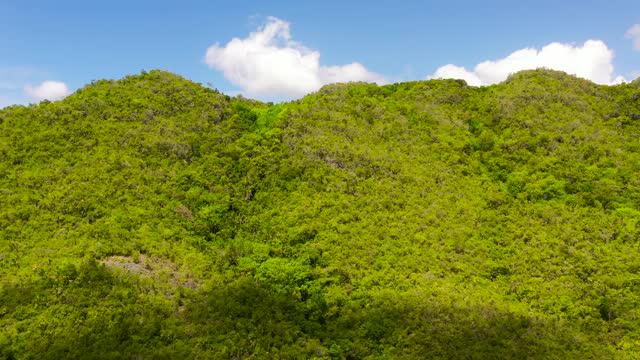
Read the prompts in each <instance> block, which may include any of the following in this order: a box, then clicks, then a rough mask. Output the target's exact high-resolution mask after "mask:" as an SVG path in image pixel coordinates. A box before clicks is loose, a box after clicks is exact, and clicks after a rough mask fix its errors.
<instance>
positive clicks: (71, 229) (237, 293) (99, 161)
mask: <svg viewBox="0 0 640 360" xmlns="http://www.w3.org/2000/svg"><path fill="white" fill-rule="evenodd" d="M639 237H640V82H638V81H636V82H634V83H630V84H623V85H618V86H613V87H607V86H598V85H595V84H593V83H591V82H588V81H586V80H581V79H577V78H575V77H571V76H568V75H566V74H564V73H559V72H553V71H549V70H537V71H525V72H521V73H518V74H515V75H513V76H511V77H510V78H509V79H508V80H507V81H505V82H504V83H502V84H499V85H494V86H489V87H480V88H477V87H469V86H467V85H466V84H465V83H464V82H463V81H455V80H430V81H420V82H410V83H401V84H394V85H388V86H382V87H379V86H377V85H372V84H363V83H353V84H337V85H330V86H326V87H324V88H322V89H321V90H320V91H318V92H317V93H315V94H311V95H309V96H307V97H305V98H303V99H302V100H299V101H295V102H291V103H286V104H279V105H271V104H263V103H260V102H257V101H252V100H247V99H243V98H239V97H236V98H230V97H228V96H225V95H223V94H220V93H218V92H217V91H214V90H211V89H208V88H205V87H201V86H199V85H197V84H194V83H192V82H189V81H187V80H185V79H183V78H181V77H179V76H176V75H173V74H170V73H166V72H161V71H151V72H149V73H146V72H143V73H142V74H141V75H137V76H130V77H127V78H125V79H122V80H119V81H107V80H103V81H97V82H94V83H92V84H90V85H88V86H86V87H85V88H83V89H81V90H79V91H78V92H76V93H75V94H73V95H72V96H69V97H68V98H66V99H64V100H62V101H59V102H55V103H50V102H43V103H41V104H38V105H30V106H26V107H25V106H13V107H9V108H6V109H4V110H1V111H0V286H1V288H0V357H3V358H7V359H61V358H103V359H121V358H132V359H139V358H143V359H147V358H153V359H161V358H176V359H177V358H235V359H248V358H252V359H259V358H282V359H293V358H300V359H302V358H336V359H345V358H346V359H360V358H408V359H410V358H442V359H449V358H464V359H483V358H492V359H495V358H517V359H538V358H554V359H567V358H575V359H578V358H579V359H590V358H592V359H606V358H617V359H625V358H626V359H637V358H638V357H639V356H640V256H639V255H640V243H639V240H640V239H639Z"/></svg>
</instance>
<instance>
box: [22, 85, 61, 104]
mask: <svg viewBox="0 0 640 360" xmlns="http://www.w3.org/2000/svg"><path fill="white" fill-rule="evenodd" d="M24 92H25V93H26V94H27V95H28V96H29V97H31V98H33V99H36V100H45V99H47V100H52V101H55V100H60V99H62V98H64V97H65V96H67V95H69V94H70V93H71V91H70V90H69V87H68V86H67V84H65V83H63V82H61V81H52V80H47V81H44V82H43V83H42V84H40V85H39V86H36V87H33V86H31V85H26V86H25V87H24Z"/></svg>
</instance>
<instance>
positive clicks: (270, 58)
mask: <svg viewBox="0 0 640 360" xmlns="http://www.w3.org/2000/svg"><path fill="white" fill-rule="evenodd" d="M205 63H206V64H207V65H209V67H211V68H212V69H215V70H218V71H221V72H222V73H223V74H224V76H225V78H226V79H227V80H228V81H230V82H231V83H232V84H234V85H236V86H239V87H241V88H242V90H243V91H244V92H246V93H247V94H249V95H257V96H269V97H283V96H284V97H299V96H303V95H305V94H308V93H310V92H313V91H316V90H318V89H319V88H320V87H321V86H323V85H325V84H329V83H335V82H349V81H366V82H376V83H380V84H382V83H386V82H387V81H386V80H385V78H384V77H383V76H382V75H379V74H376V73H374V72H371V71H369V70H367V68H366V67H364V66H363V65H362V64H360V63H358V62H353V63H351V64H346V65H334V66H325V65H321V64H320V52H318V51H317V50H312V49H309V48H307V47H305V46H304V45H302V44H301V43H299V42H296V41H294V40H293V38H292V36H291V31H290V24H289V23H288V22H286V21H284V20H281V19H278V18H275V17H269V18H267V21H266V24H264V26H262V27H261V28H259V29H258V30H257V31H255V32H252V33H250V34H249V36H248V37H246V38H244V39H240V38H234V39H232V40H231V41H229V42H228V43H227V44H226V45H224V46H221V45H220V44H214V45H212V46H211V47H209V48H208V49H207V52H206V55H205Z"/></svg>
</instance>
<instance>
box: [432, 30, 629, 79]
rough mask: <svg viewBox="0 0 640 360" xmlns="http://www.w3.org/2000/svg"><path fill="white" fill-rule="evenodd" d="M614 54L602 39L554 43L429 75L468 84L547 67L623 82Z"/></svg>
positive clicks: (445, 68) (582, 76)
mask: <svg viewBox="0 0 640 360" xmlns="http://www.w3.org/2000/svg"><path fill="white" fill-rule="evenodd" d="M613 57H614V54H613V51H612V50H610V49H609V48H608V47H607V45H606V44H605V43H604V42H602V41H600V40H588V41H586V42H585V43H584V44H583V45H582V46H574V45H571V44H561V43H557V42H554V43H551V44H549V45H547V46H545V47H543V48H542V49H540V50H538V49H534V48H525V49H521V50H517V51H515V52H513V53H511V54H510V55H509V56H507V57H505V58H503V59H498V60H492V61H491V60H490V61H484V62H481V63H480V64H478V65H476V66H475V67H474V68H473V70H467V69H465V68H464V67H460V66H457V65H453V64H448V65H445V66H442V67H440V68H438V69H437V70H436V72H435V73H433V74H432V75H430V76H429V78H432V79H433V78H453V79H463V80H466V81H467V83H468V84H469V85H474V86H480V85H490V84H495V83H499V82H501V81H503V80H505V79H506V78H507V77H508V76H509V74H512V73H515V72H518V71H521V70H528V69H537V68H548V69H554V70H560V71H564V72H567V73H569V74H574V75H576V76H579V77H581V78H585V79H589V80H591V81H593V82H595V83H598V84H616V83H621V82H624V81H625V79H624V78H623V77H621V76H614V67H613V63H612V61H613Z"/></svg>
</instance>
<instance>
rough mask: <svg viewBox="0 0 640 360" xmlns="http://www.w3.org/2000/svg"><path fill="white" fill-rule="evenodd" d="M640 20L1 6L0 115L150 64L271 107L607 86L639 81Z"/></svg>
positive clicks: (510, 10)
mask: <svg viewBox="0 0 640 360" xmlns="http://www.w3.org/2000/svg"><path fill="white" fill-rule="evenodd" d="M636 24H640V1H637V0H635V1H626V0H624V1H616V0H609V1H588V0H587V1H558V0H555V1H546V0H545V1H530V2H528V3H527V4H526V5H523V4H521V2H515V1H482V2H480V1H455V0H452V1H344V0H343V1H333V0H328V1H327V0H325V1H317V2H301V1H295V2H294V1H242V0H238V1H229V0H228V1H224V2H223V1H188V0H185V1H136V0H129V1H119V0H111V1H101V2H97V1H65V0H60V1H28V0H20V1H18V0H15V1H13V0H0V33H2V34H3V36H1V37H0V106H5V105H8V104H11V103H28V102H36V101H38V100H40V99H42V98H44V97H47V96H48V97H50V98H60V97H62V96H64V95H65V94H67V93H69V92H71V91H74V90H75V89H77V88H79V87H82V86H83V85H84V84H86V83H88V82H91V81H92V80H96V79H103V78H110V79H114V78H120V77H123V76H126V75H128V74H136V73H139V72H140V70H142V69H146V70H150V69H155V68H159V69H164V70H169V71H172V72H176V73H178V74H180V75H183V76H185V77H187V78H189V79H192V80H194V81H196V82H200V83H203V84H207V83H210V84H212V86H213V87H215V88H217V89H219V90H222V91H224V92H227V93H231V94H237V93H242V94H245V95H247V96H252V97H256V98H260V99H266V100H271V99H288V98H295V97H300V96H302V95H304V94H305V93H307V92H310V91H314V90H315V89H317V88H318V87H319V86H321V85H322V84H325V83H328V82H334V81H356V80H363V81H375V82H378V83H389V82H397V81H407V80H420V79H426V78H430V77H459V78H464V79H465V80H467V82H469V83H470V84H472V85H485V84H489V83H493V82H496V81H499V80H500V79H501V78H502V77H504V76H506V75H505V74H508V73H509V72H512V70H518V69H520V68H523V67H532V66H533V67H537V66H546V67H557V68H559V69H560V70H565V71H568V72H574V73H576V74H577V75H578V76H582V77H585V78H589V79H592V80H594V81H596V82H599V83H614V82H616V81H622V80H623V78H624V79H625V80H632V79H634V78H635V77H637V76H639V75H640V73H639V71H640V25H638V26H637V27H634V25H636ZM251 33H254V35H255V36H254V37H253V38H252V37H251V36H250V34H251ZM234 38H235V39H236V41H235V43H233V44H231V43H230V42H231V41H232V39H234ZM589 40H594V41H592V42H588V41H589ZM554 43H555V45H553V46H550V44H554ZM216 44H217V45H216ZM523 49H528V50H523ZM520 50H522V51H520ZM518 51H519V52H518ZM514 53H515V54H514ZM510 55H513V56H511V57H510ZM487 61H489V62H487ZM483 62H484V64H481V63H483ZM478 64H481V65H478ZM574 70H575V71H574Z"/></svg>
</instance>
